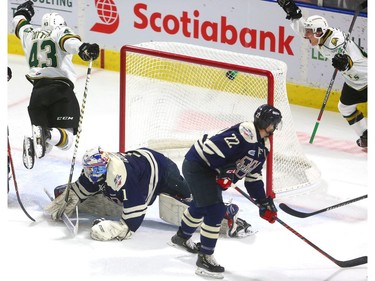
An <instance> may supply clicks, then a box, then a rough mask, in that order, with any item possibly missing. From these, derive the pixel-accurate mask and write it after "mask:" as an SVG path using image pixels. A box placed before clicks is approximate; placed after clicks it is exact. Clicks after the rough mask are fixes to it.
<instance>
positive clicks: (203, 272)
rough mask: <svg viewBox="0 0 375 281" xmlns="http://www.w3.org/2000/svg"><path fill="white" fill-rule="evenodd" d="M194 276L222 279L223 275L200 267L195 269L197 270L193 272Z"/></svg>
mask: <svg viewBox="0 0 375 281" xmlns="http://www.w3.org/2000/svg"><path fill="white" fill-rule="evenodd" d="M195 274H196V275H199V276H203V277H210V278H215V279H224V274H223V273H222V272H211V271H208V270H205V269H203V268H200V267H197V269H196V270H195Z"/></svg>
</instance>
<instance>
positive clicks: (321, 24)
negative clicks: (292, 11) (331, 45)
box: [303, 15, 328, 38]
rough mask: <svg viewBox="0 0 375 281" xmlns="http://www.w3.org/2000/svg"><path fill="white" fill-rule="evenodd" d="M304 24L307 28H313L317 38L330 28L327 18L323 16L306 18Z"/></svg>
mask: <svg viewBox="0 0 375 281" xmlns="http://www.w3.org/2000/svg"><path fill="white" fill-rule="evenodd" d="M303 26H304V28H305V30H306V29H311V30H312V32H313V33H314V36H315V38H320V37H322V36H323V34H324V33H326V31H327V29H328V22H327V21H326V19H325V18H323V17H321V16H317V15H315V16H311V17H308V18H307V19H306V21H305V22H304V23H303Z"/></svg>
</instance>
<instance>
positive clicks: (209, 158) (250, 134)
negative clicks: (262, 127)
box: [185, 122, 270, 199]
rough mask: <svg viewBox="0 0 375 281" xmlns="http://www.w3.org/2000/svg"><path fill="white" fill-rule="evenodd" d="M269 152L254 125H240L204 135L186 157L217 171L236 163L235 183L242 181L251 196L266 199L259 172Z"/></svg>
mask: <svg viewBox="0 0 375 281" xmlns="http://www.w3.org/2000/svg"><path fill="white" fill-rule="evenodd" d="M269 149H270V142H269V139H268V138H265V139H262V138H261V137H260V135H259V132H258V130H257V129H256V128H255V126H254V123H253V122H243V123H239V124H236V125H233V126H232V127H230V128H228V129H225V130H223V131H221V132H219V133H218V134H216V135H214V136H211V137H208V135H204V136H203V137H202V138H201V139H200V140H198V141H196V142H195V144H194V145H193V146H192V147H191V148H190V150H189V151H188V152H187V154H186V156H185V158H186V160H189V161H197V162H199V163H201V165H202V166H208V167H209V168H211V169H213V170H216V171H217V172H219V169H220V167H223V166H226V165H228V164H235V165H236V167H237V169H236V172H235V177H234V181H233V182H234V183H236V182H237V181H239V180H241V179H245V187H246V189H247V191H248V193H249V194H250V196H251V197H253V198H255V199H262V198H265V197H266V194H265V191H264V183H263V179H262V169H263V165H264V163H265V161H266V158H267V155H268V153H269Z"/></svg>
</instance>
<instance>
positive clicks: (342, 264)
mask: <svg viewBox="0 0 375 281" xmlns="http://www.w3.org/2000/svg"><path fill="white" fill-rule="evenodd" d="M234 188H235V189H236V190H237V191H238V192H239V193H241V194H242V195H243V196H244V197H245V198H247V199H248V200H250V201H251V202H252V203H253V204H254V205H256V206H258V205H257V203H256V202H255V200H254V199H252V198H251V197H250V196H249V195H248V194H247V193H246V192H244V191H242V190H241V189H240V188H238V187H237V186H236V187H234ZM276 221H277V222H278V223H280V224H281V225H282V226H284V227H285V228H286V229H288V230H289V231H291V232H292V233H293V234H295V235H296V236H297V237H298V238H300V239H301V240H303V241H304V242H306V243H307V244H308V245H310V246H311V247H313V248H314V249H315V250H317V251H318V252H319V253H321V254H322V255H323V256H325V257H326V258H328V259H329V260H331V261H332V262H334V263H335V264H337V265H338V266H340V267H353V266H357V265H361V264H365V263H367V256H363V257H359V258H355V259H352V260H346V261H339V260H337V259H335V258H333V257H332V256H330V255H329V254H327V253H326V252H325V251H323V250H322V249H320V248H319V247H318V246H316V245H315V244H314V243H312V242H311V241H310V240H308V239H307V238H306V237H304V236H303V235H302V234H300V233H298V232H297V231H296V230H295V229H293V228H292V227H290V226H289V225H288V224H286V223H285V222H283V221H282V220H281V219H279V218H276Z"/></svg>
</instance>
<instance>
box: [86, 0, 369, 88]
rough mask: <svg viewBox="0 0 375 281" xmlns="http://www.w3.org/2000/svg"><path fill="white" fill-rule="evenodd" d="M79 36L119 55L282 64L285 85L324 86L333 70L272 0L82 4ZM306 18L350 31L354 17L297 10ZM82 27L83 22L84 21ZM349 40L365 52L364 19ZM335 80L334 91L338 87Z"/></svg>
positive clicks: (134, 0)
mask: <svg viewBox="0 0 375 281" xmlns="http://www.w3.org/2000/svg"><path fill="white" fill-rule="evenodd" d="M84 1H85V4H86V6H85V7H86V8H85V10H84V13H85V21H84V24H85V26H84V27H82V26H81V28H82V30H84V31H85V34H82V37H83V38H85V40H87V41H89V42H96V43H98V44H99V45H100V47H101V48H103V49H107V50H113V51H119V50H120V49H121V47H122V46H124V45H126V44H130V45H135V44H139V43H143V42H150V41H159V42H168V41H169V42H170V41H174V42H180V43H187V44H193V45H200V46H204V47H210V48H215V49H221V50H227V51H232V52H237V53H245V54H251V55H256V56H261V57H268V58H273V59H278V60H282V61H284V62H285V63H286V64H287V65H288V72H287V75H288V80H289V81H291V82H293V83H297V84H303V85H308V86H320V85H327V84H328V83H329V82H330V81H329V79H330V78H331V76H332V72H333V68H332V65H331V63H330V62H329V61H325V60H324V58H322V56H320V55H319V53H318V52H317V50H315V49H312V48H311V46H310V44H309V42H307V40H304V39H302V38H300V37H299V36H298V35H296V34H295V33H294V31H293V30H292V28H291V27H290V21H289V20H286V19H285V16H286V15H285V12H284V10H283V9H282V8H281V7H280V6H279V5H278V4H277V3H276V1H274V2H273V1H261V0H231V1H228V0H141V1H140V0H84ZM301 10H302V14H303V16H304V17H309V16H311V15H316V14H319V15H321V16H323V17H325V18H326V19H327V21H328V24H329V26H332V27H338V28H340V29H341V30H346V31H347V30H348V29H349V26H350V24H351V21H352V19H353V16H352V15H348V14H337V13H335V12H332V11H326V10H319V9H312V8H305V7H301ZM82 22H83V21H82ZM351 37H352V38H354V39H355V42H357V43H358V44H359V45H360V46H361V47H363V48H364V50H365V51H366V50H367V18H364V17H361V16H359V17H358V18H357V19H356V22H355V25H354V28H353V31H352V33H351ZM340 79H341V77H340V76H339V75H338V77H337V78H336V82H335V85H334V86H333V87H334V88H333V90H339V89H341V87H342V82H343V81H342V80H340Z"/></svg>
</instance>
